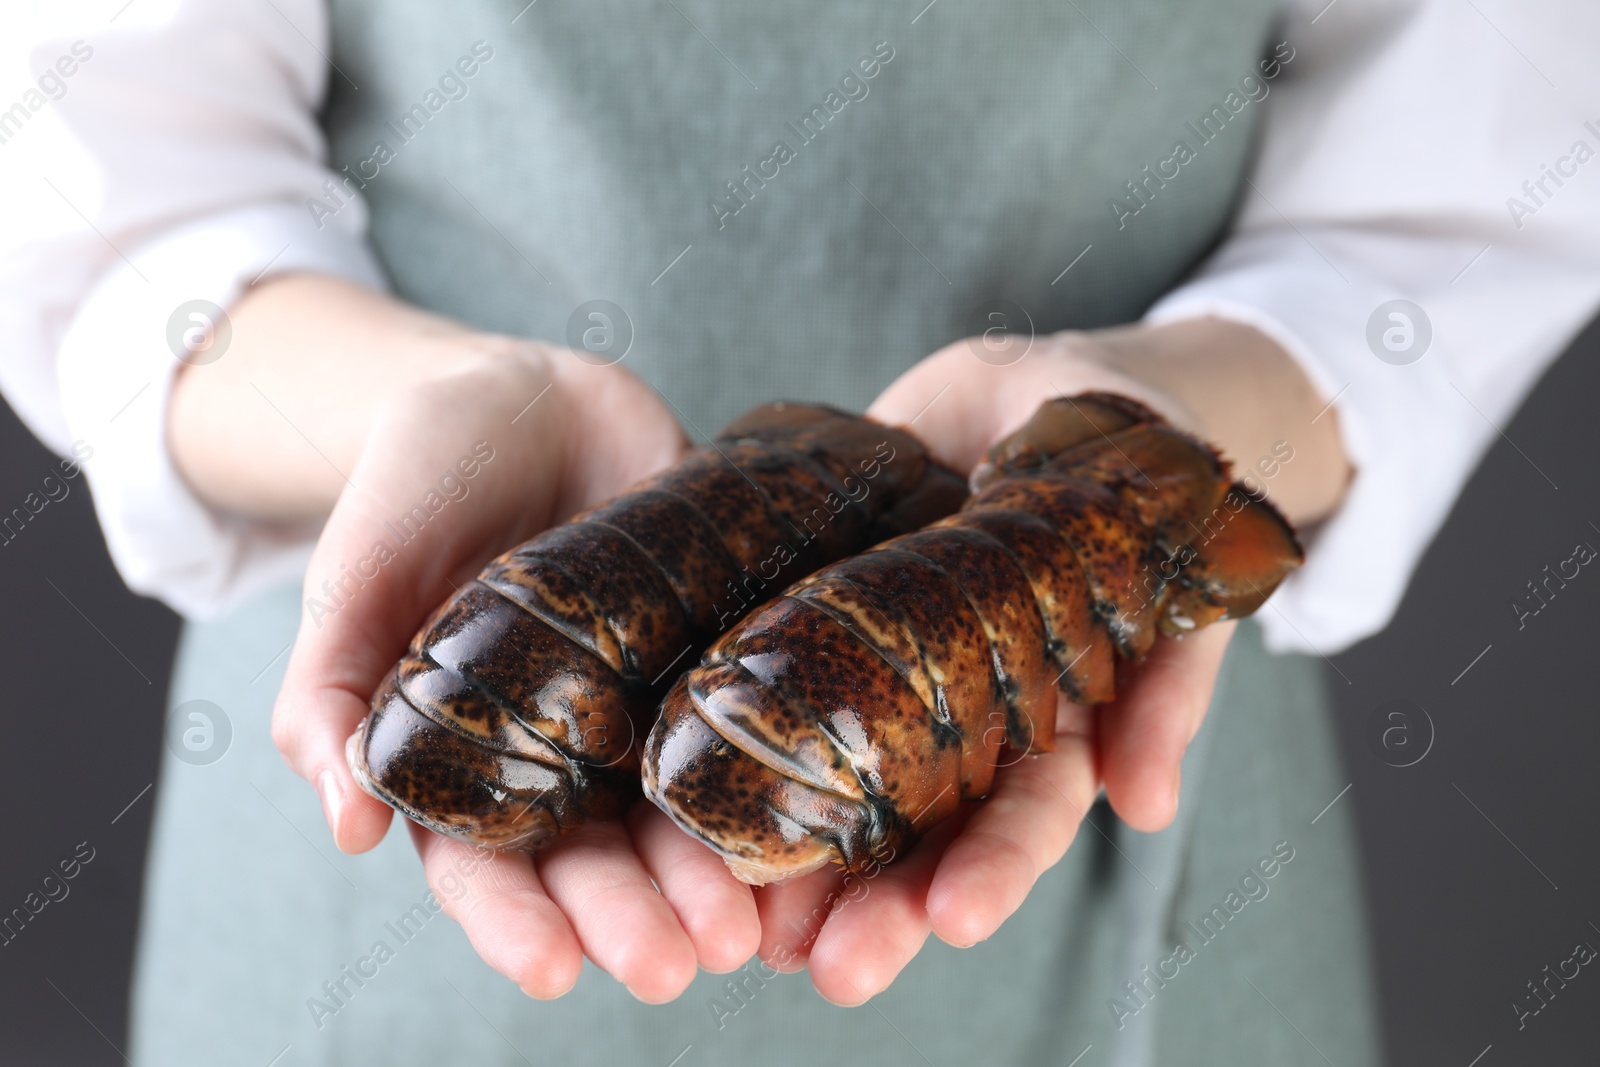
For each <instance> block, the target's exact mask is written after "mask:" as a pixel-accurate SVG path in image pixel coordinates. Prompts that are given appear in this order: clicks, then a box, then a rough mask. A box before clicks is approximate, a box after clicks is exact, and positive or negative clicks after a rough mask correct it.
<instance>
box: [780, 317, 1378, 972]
mask: <svg viewBox="0 0 1600 1067" xmlns="http://www.w3.org/2000/svg"><path fill="white" fill-rule="evenodd" d="M1010 343H1012V344H1016V343H1017V339H1015V338H1013V339H1011V341H1010ZM982 344H983V343H982V341H981V340H980V339H973V340H971V341H963V342H958V343H957V344H955V345H952V346H950V347H948V348H945V349H943V350H941V351H939V352H937V353H935V354H933V355H932V356H929V357H928V358H927V359H925V360H923V361H922V362H921V363H919V364H918V365H917V366H915V367H913V368H912V369H911V370H910V371H908V372H906V373H905V374H904V375H902V376H901V377H900V378H899V379H898V380H897V381H895V382H894V383H893V384H892V385H890V386H889V388H888V389H887V390H885V391H884V393H883V395H882V396H880V397H879V398H878V400H877V401H876V402H875V403H874V404H873V406H872V409H871V413H872V414H873V415H875V416H876V417H878V418H881V419H883V420H884V421H887V422H891V423H901V424H905V423H910V428H911V429H912V430H913V431H914V432H915V433H917V434H918V436H920V437H921V438H922V439H923V440H925V441H926V442H927V443H928V445H929V447H930V448H932V449H933V451H934V452H935V453H936V454H937V455H938V456H939V457H940V458H941V459H943V460H945V461H946V462H947V463H950V464H951V465H952V466H954V467H956V468H957V469H959V470H970V469H971V467H972V466H973V465H974V464H975V463H976V461H977V460H978V458H979V457H980V456H981V455H982V454H983V452H984V451H985V450H986V449H987V448H988V447H989V446H990V445H991V444H993V443H994V442H995V441H997V440H999V439H1000V438H1001V437H1004V436H1005V435H1006V434H1008V433H1010V432H1011V431H1012V430H1014V429H1016V428H1017V427H1019V426H1020V425H1021V424H1022V423H1023V422H1024V421H1026V420H1027V419H1028V417H1029V416H1031V415H1032V414H1033V412H1034V411H1035V409H1036V408H1037V407H1038V406H1039V404H1040V403H1041V402H1042V401H1043V400H1045V399H1047V398H1049V397H1053V396H1061V395H1070V394H1073V393H1078V392H1083V391H1085V390H1091V389H1096V390H1108V391H1112V392H1118V393H1123V394H1125V395H1128V396H1132V397H1134V398H1136V399H1139V400H1141V401H1143V402H1145V403H1146V404H1148V405H1150V406H1151V407H1153V408H1154V409H1156V410H1157V411H1159V412H1161V413H1162V414H1163V415H1165V416H1166V417H1167V418H1168V419H1169V420H1171V421H1172V422H1173V423H1174V424H1176V425H1178V426H1180V427H1183V428H1184V429H1187V430H1189V431H1191V432H1193V433H1195V434H1197V435H1199V436H1201V437H1203V438H1207V439H1209V440H1211V441H1213V442H1214V443H1216V444H1218V445H1219V446H1220V447H1221V448H1222V449H1223V451H1224V452H1225V453H1226V454H1229V455H1230V456H1231V458H1233V459H1234V460H1235V461H1236V463H1237V464H1238V468H1239V469H1240V470H1241V471H1244V470H1248V469H1249V468H1250V465H1251V464H1252V463H1253V462H1254V461H1255V459H1256V458H1257V457H1258V456H1262V455H1268V454H1271V453H1270V449H1271V445H1272V444H1273V443H1274V442H1275V441H1278V440H1288V441H1289V442H1290V443H1292V444H1293V446H1294V448H1295V456H1296V459H1295V461H1294V464H1293V465H1290V466H1292V467H1294V468H1295V469H1294V470H1293V471H1292V473H1291V470H1290V466H1286V467H1284V468H1283V473H1282V474H1281V475H1279V476H1278V477H1276V478H1274V480H1273V481H1271V482H1269V483H1267V486H1266V488H1267V491H1268V493H1269V494H1270V495H1271V496H1272V497H1273V499H1274V501H1275V502H1276V503H1278V504H1279V506H1280V507H1283V508H1285V510H1286V511H1287V512H1288V513H1289V515H1290V517H1291V518H1292V519H1294V520H1296V521H1302V522H1304V521H1309V520H1310V519H1313V518H1316V517H1320V515H1321V514H1325V513H1326V511H1327V510H1330V509H1331V508H1332V507H1333V506H1334V504H1335V503H1336V502H1337V500H1338V498H1339V495H1340V493H1341V492H1342V488H1343V484H1344V480H1345V478H1346V477H1347V476H1348V471H1347V470H1346V468H1345V466H1344V461H1343V455H1342V452H1341V451H1340V450H1339V445H1338V438H1337V431H1336V429H1334V427H1333V426H1332V424H1331V419H1330V420H1327V421H1326V422H1325V423H1324V424H1323V425H1322V426H1318V425H1316V424H1314V423H1313V422H1312V421H1311V420H1312V419H1313V418H1314V417H1315V416H1316V415H1317V413H1318V410H1319V408H1320V407H1321V404H1322V401H1321V398H1319V397H1317V396H1316V394H1315V391H1314V390H1312V389H1311V387H1310V385H1309V383H1307V382H1306V381H1305V380H1304V378H1303V377H1302V376H1301V375H1300V372H1299V371H1298V369H1297V368H1296V367H1295V366H1294V364H1292V363H1291V362H1290V361H1289V359H1288V357H1287V355H1285V354H1284V353H1283V352H1282V350H1281V349H1279V348H1278V347H1277V346H1276V345H1275V344H1273V343H1272V342H1271V341H1269V340H1267V339H1266V338H1265V337H1263V336H1262V335H1261V334H1259V333H1257V332H1256V331H1254V330H1252V329H1250V328H1248V327H1244V326H1238V325H1235V324H1231V323H1224V322H1217V321H1212V320H1197V321H1195V322H1186V323H1179V324H1176V325H1173V326H1168V327H1162V328H1159V329H1143V328H1130V329H1125V330H1118V331H1108V332H1105V333H1101V334H1061V335H1056V336H1054V337H1048V338H1038V339H1036V340H1034V341H1033V343H1032V346H1031V348H1030V349H1029V350H1028V351H1027V354H1026V355H1025V356H1024V357H1023V358H1021V359H1019V360H1017V361H1016V362H1014V363H1010V364H1009V365H1006V366H997V365H995V362H996V361H991V360H986V359H984V358H980V354H982V355H989V356H992V352H991V351H990V350H985V349H984V348H983V347H982ZM1013 351H1014V349H1013ZM1230 379H1231V380H1233V382H1234V386H1235V391H1234V392H1232V393H1230V391H1229V388H1228V386H1227V383H1228V382H1229V381H1230ZM1158 382H1159V383H1160V384H1159V385H1157V384H1155V383H1158ZM1245 383H1248V384H1245ZM1319 421H1321V420H1319ZM1233 629H1234V624H1232V623H1223V624H1220V625H1216V626H1212V627H1210V628H1208V629H1205V630H1202V631H1200V632H1199V633H1196V634H1194V635H1191V636H1188V637H1186V638H1184V639H1182V640H1174V639H1168V638H1163V639H1162V640H1160V641H1159V642H1158V643H1157V645H1156V647H1155V649H1154V650H1153V651H1152V653H1151V655H1150V656H1149V657H1148V658H1147V659H1146V660H1145V661H1143V662H1142V663H1140V664H1137V665H1130V666H1126V667H1123V668H1122V669H1120V670H1119V672H1118V678H1117V699H1116V701H1115V702H1113V703H1111V704H1107V705H1102V706H1098V707H1085V706H1081V705H1076V704H1072V703H1070V702H1068V701H1067V700H1066V699H1065V698H1064V697H1063V698H1060V700H1059V704H1058V708H1057V735H1056V748H1055V751H1053V752H1049V753H1042V754H1032V755H1030V754H1008V755H1005V756H1003V759H1005V760H1007V761H1008V762H1009V763H1010V765H1009V766H1005V767H1002V768H1001V770H1000V771H999V772H998V774H997V775H996V779H995V787H994V790H993V792H992V793H991V794H990V796H989V797H988V798H987V799H986V800H984V801H983V802H982V803H981V804H977V805H973V806H971V807H970V808H968V809H967V810H966V811H964V812H963V813H962V814H960V815H958V816H957V817H956V818H954V819H952V820H949V821H948V822H947V823H945V824H943V825H941V826H939V827H937V828H935V830H934V831H933V832H932V833H931V834H930V835H929V836H928V837H927V838H926V839H924V840H923V841H922V842H920V843H919V844H918V845H917V846H916V847H915V848H914V849H913V850H912V852H911V854H910V855H908V856H906V857H905V858H904V859H902V860H900V861H899V862H895V863H892V864H888V865H885V866H884V867H882V868H879V869H877V870H876V871H874V872H873V873H872V875H871V876H870V877H868V878H862V877H860V876H855V875H851V876H847V877H844V878H841V877H840V876H839V875H838V874H837V873H835V872H833V871H831V870H828V871H819V872H816V873H814V874H812V875H809V876H806V877H804V878H800V879H795V880H793V881H790V882H782V883H778V884H776V885H772V886H769V887H766V888H764V889H761V890H758V891H757V899H758V903H759V906H760V909H761V918H762V945H761V958H762V959H763V960H766V961H768V962H769V964H771V965H772V966H775V967H780V968H782V969H786V970H794V969H798V968H799V967H801V966H805V965H809V966H810V969H811V973H812V980H813V982H814V983H815V984H816V987H817V989H818V991H819V992H820V993H822V995H823V996H825V997H827V998H828V999H829V1000H832V1001H834V1002H836V1003H841V1004H854V1003H860V1002H861V1001H864V1000H866V999H867V998H869V997H871V996H874V995H875V994H877V993H879V992H881V991H882V990H883V989H885V988H887V987H888V985H889V984H890V983H891V982H892V981H893V980H894V978H895V976H896V975H898V974H899V972H900V970H901V969H902V968H903V967H904V966H905V965H906V964H907V963H908V962H910V960H911V959H912V957H914V956H915V955H916V953H917V952H918V951H919V950H920V948H921V947H922V944H923V943H924V941H925V940H926V939H927V936H928V933H929V932H930V931H931V932H933V933H935V934H937V935H938V936H939V937H940V938H941V939H942V940H944V941H946V942H948V943H949V944H952V945H956V946H967V945H972V944H974V943H976V942H978V941H981V940H983V939H985V938H987V937H989V936H990V935H992V934H993V933H994V932H995V930H997V929H998V928H999V926H1000V924H1001V923H1002V922H1003V921H1004V920H1005V919H1006V918H1007V917H1008V916H1009V915H1010V914H1011V913H1012V912H1014V911H1015V910H1016V909H1017V908H1018V907H1019V906H1020V905H1021V903H1022V901H1023V899H1024V898H1025V897H1026V896H1027V894H1028V892H1029V890H1030V889H1031V888H1032V887H1033V884H1034V882H1035V881H1036V880H1037V879H1038V877H1039V876H1040V875H1041V874H1043V873H1044V872H1045V871H1046V870H1047V869H1049V868H1050V867H1051V866H1053V865H1054V864H1055V863H1056V862H1057V861H1059V860H1060V859H1061V857H1062V855H1064V854H1065V852H1066V849H1067V847H1068V846H1069V845H1070V844H1071V843H1072V840H1073V837H1074V835H1075V834H1076V833H1077V830H1078V826H1079V824H1080V823H1081V822H1082V821H1083V818H1084V816H1085V814H1086V813H1087V811H1088V809H1089V806H1090V805H1091V804H1092V803H1093V801H1094V797H1095V794H1096V792H1097V790H1098V789H1099V787H1100V785H1101V784H1102V783H1103V784H1104V786H1105V790H1106V795H1107V798H1108V799H1109V800H1110V802H1111V805H1112V807H1113V809H1114V810H1115V811H1116V812H1117V814H1118V815H1119V816H1120V817H1121V818H1122V819H1123V821H1125V822H1126V823H1128V824H1129V825H1130V826H1132V827H1134V828H1135V829H1137V830H1142V831H1156V830H1160V829H1162V828H1163V827H1165V826H1166V825H1167V824H1168V823H1170V822H1171V820H1172V818H1173V816H1174V815H1175V814H1176V811H1177V805H1178V790H1179V778H1180V766H1181V761H1182V758H1183V754H1184V751H1185V750H1186V749H1187V747H1188V745H1189V742H1190V741H1191V740H1192V739H1193V738H1194V735H1195V733H1196V732H1197V731H1198V730H1199V728H1200V724H1201V722H1202V721H1203V720H1204V717H1205V712H1206V708H1207V706H1208V705H1209V703H1210V700H1211V692H1212V688H1213V686H1214V685H1215V683H1216V677H1217V671H1218V669H1219V668H1220V666H1221V663H1222V657H1223V654H1224V652H1225V651H1226V649H1227V644H1228V640H1229V638H1230V637H1231V636H1232V633H1233Z"/></svg>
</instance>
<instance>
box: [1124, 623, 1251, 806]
mask: <svg viewBox="0 0 1600 1067" xmlns="http://www.w3.org/2000/svg"><path fill="white" fill-rule="evenodd" d="M1237 625H1238V624H1237V623H1234V622H1224V623H1217V624H1215V625H1213V626H1209V627H1207V628H1206V629H1204V630H1201V631H1199V632H1198V633H1193V634H1188V635H1186V636H1185V637H1183V638H1181V639H1177V638H1163V639H1162V640H1160V641H1157V642H1156V647H1155V648H1154V649H1153V650H1152V651H1151V653H1150V657H1149V658H1148V659H1146V660H1145V661H1144V662H1143V663H1141V664H1139V665H1138V666H1137V667H1135V668H1133V669H1131V670H1129V671H1128V672H1127V673H1126V675H1125V676H1124V677H1122V678H1119V679H1118V683H1119V692H1118V694H1117V699H1116V701H1115V702H1114V703H1112V704H1109V705H1107V706H1106V707H1105V708H1104V709H1103V710H1102V713H1101V720H1100V727H1099V729H1100V738H1101V744H1100V755H1101V761H1102V762H1101V774H1102V775H1103V776H1104V777H1105V783H1106V796H1107V798H1108V799H1109V800H1110V801H1111V806H1112V808H1114V809H1115V810H1116V812H1117V814H1118V815H1120V816H1121V817H1122V820H1123V821H1124V822H1126V823H1127V824H1128V825H1129V826H1131V827H1133V828H1134V829H1135V830H1142V831H1145V832H1146V833H1153V832H1155V831H1157V830H1160V829H1162V828H1163V827H1165V826H1166V825H1167V824H1168V823H1170V822H1171V821H1172V818H1173V816H1174V815H1176V814H1177V811H1178V785H1179V779H1180V773H1181V766H1182V760H1183V753H1184V750H1185V749H1187V748H1188V747H1189V742H1190V741H1192V740H1193V739H1194V735H1195V733H1196V732H1197V731H1198V730H1199V729H1200V724H1201V722H1202V721H1204V719H1205V713H1206V708H1207V706H1209V705H1210V703H1211V691H1212V689H1213V688H1214V687H1215V686H1216V681H1217V671H1218V670H1219V669H1220V668H1221V666H1222V656H1223V653H1224V652H1226V651H1227V648H1228V640H1229V638H1231V637H1232V636H1233V631H1234V627H1235V626H1237Z"/></svg>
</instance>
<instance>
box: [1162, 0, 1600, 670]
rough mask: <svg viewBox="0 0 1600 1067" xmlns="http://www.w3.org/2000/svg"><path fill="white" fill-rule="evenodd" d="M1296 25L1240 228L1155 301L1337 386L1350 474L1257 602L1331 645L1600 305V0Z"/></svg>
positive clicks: (1278, 644) (1303, 644) (1279, 640)
mask: <svg viewBox="0 0 1600 1067" xmlns="http://www.w3.org/2000/svg"><path fill="white" fill-rule="evenodd" d="M1283 37H1284V38H1285V39H1287V40H1288V41H1289V43H1290V45H1291V46H1292V47H1293V49H1294V50H1295V57H1294V59H1293V60H1292V61H1290V62H1289V63H1288V64H1286V65H1285V68H1284V75H1283V77H1281V78H1280V79H1278V80H1277V81H1275V82H1273V83H1272V89H1271V93H1270V97H1269V99H1268V101H1267V103H1268V109H1267V113H1266V116H1265V118H1264V123H1265V128H1264V132H1263V137H1262V142H1261V148H1260V153H1259V156H1258V158H1257V161H1256V163H1255V166H1254V168H1253V172H1252V174H1251V178H1250V183H1249V184H1248V185H1247V186H1246V188H1245V190H1244V192H1243V194H1242V195H1243V200H1242V205H1241V208H1240V212H1239V215H1238V218H1237V220H1236V223H1235V227H1234V230H1233V232H1232V234H1231V235H1230V237H1229V238H1228V239H1227V240H1226V241H1225V242H1224V243H1223V244H1222V245H1221V246H1220V247H1219V248H1218V250H1217V251H1216V253H1215V254H1214V255H1213V256H1212V257H1211V258H1210V259H1209V260H1208V261H1207V262H1206V263H1205V264H1204V265H1203V266H1202V267H1201V269H1200V270H1199V271H1198V272H1197V273H1196V274H1195V275H1194V277H1193V278H1191V279H1190V280H1189V281H1188V282H1187V283H1186V284H1184V285H1182V286H1181V287H1179V288H1178V289H1176V290H1175V291H1173V292H1172V293H1170V294H1168V295H1167V296H1166V297H1165V298H1163V299H1162V300H1160V301H1159V302H1157V304H1156V305H1155V306H1154V307H1152V308H1151V309H1150V311H1149V313H1148V317H1147V321H1150V322H1153V323H1160V322H1171V321H1174V320H1178V319H1183V318H1189V317H1195V316H1202V315H1212V316H1219V317H1223V318H1228V319H1233V320H1236V321H1240V322H1245V323H1248V324H1251V325H1254V326H1256V327H1258V328H1259V329H1261V330H1262V331H1263V332H1264V333H1266V334H1267V335H1268V336H1270V337H1272V338H1273V339H1275V340H1276V341H1277V342H1278V343H1279V344H1280V345H1282V347H1283V348H1284V349H1285V350H1286V351H1287V352H1288V353H1289V354H1290V355H1291V356H1292V357H1293V358H1294V359H1295V360H1296V361H1297V363H1298V364H1299V365H1300V366H1301V367H1302V368H1303V369H1304V371H1305V372H1306V374H1307V376H1308V378H1309V379H1310V380H1311V382H1312V383H1313V384H1314V385H1315V386H1316V387H1317V389H1318V390H1319V391H1320V392H1321V394H1322V396H1323V398H1324V399H1325V400H1327V401H1328V402H1329V408H1328V411H1329V412H1331V413H1332V415H1331V417H1334V418H1336V419H1337V421H1338V427H1339V430H1340V433H1341V436H1342V440H1343V443H1344V446H1345V450H1346V452H1347V454H1348V456H1349V458H1350V460H1351V463H1352V465H1353V466H1354V468H1355V476H1354V479H1353V481H1352V483H1351V485H1350V487H1349V491H1348V493H1347V495H1346V497H1345V499H1344V501H1343V503H1342V505H1341V506H1340V508H1339V510H1338V511H1337V512H1336V513H1335V514H1334V515H1333V516H1332V517H1331V518H1330V519H1328V520H1327V521H1326V522H1325V523H1323V524H1321V526H1320V527H1319V528H1317V529H1315V530H1313V531H1311V532H1310V537H1309V538H1308V541H1309V549H1308V555H1307V561H1306V565H1305V567H1304V568H1303V569H1301V570H1300V571H1299V572H1297V573H1296V574H1295V575H1293V576H1292V577H1291V578H1290V579H1289V580H1288V581H1286V582H1285V583H1284V584H1283V586H1282V587H1281V588H1280V589H1279V591H1278V592H1277V594H1276V595H1275V596H1274V597H1273V599H1272V601H1271V602H1270V607H1269V609H1268V610H1267V611H1264V612H1262V613H1261V616H1260V619H1261V622H1262V624H1263V625H1264V627H1265V628H1266V632H1267V640H1268V643H1269V645H1270V646H1271V647H1273V648H1276V649H1280V650H1289V649H1293V650H1299V651H1307V652H1312V651H1315V652H1320V653H1323V654H1331V653H1334V652H1337V651H1340V650H1342V649H1344V648H1347V647H1348V646H1350V645H1352V644H1354V643H1355V642H1357V641H1359V640H1361V639H1362V638H1364V637H1367V636H1370V635H1371V634H1374V633H1376V632H1378V631H1379V630H1381V629H1382V628H1383V627H1384V626H1385V625H1386V624H1387V623H1388V621H1389V620H1390V618H1392V617H1393V615H1394V613H1395V610H1396V609H1397V607H1398V606H1399V603H1400V600H1401V597H1402V595H1403V594H1404V592H1405V587H1406V584H1407V582H1408V581H1409V578H1410V575H1411V573H1412V571H1413V569H1414V568H1415V567H1416V565H1417V563H1418V561H1419V560H1420V558H1421V556H1422V554H1423V552H1424V551H1425V550H1426V548H1427V546H1428V544H1429V542H1430V541H1431V540H1432V539H1433V537H1434V535H1435V534H1436V533H1437V532H1438V530H1439V527H1440V526H1441V525H1442V524H1443V522H1444V520H1445V518H1446V517H1447V515H1448V513H1449V511H1450V508H1451V506H1452V504H1453V502H1454V500H1455V498H1456V496H1457V495H1458V494H1459V493H1460V491H1461V489H1462V487H1463V486H1464V485H1465V483H1466V480H1467V478H1468V477H1469V476H1470V475H1471V473H1472V471H1473V469H1474V468H1475V467H1476V466H1477V464H1478V462H1479V460H1480V459H1481V458H1482V456H1483V454H1484V452H1485V451H1486V450H1487V448H1488V447H1489V446H1490V445H1491V444H1492V443H1493V442H1494V441H1495V440H1496V439H1497V438H1498V437H1499V431H1500V429H1502V428H1503V427H1504V426H1505V425H1506V423H1507V422H1508V421H1509V419H1510V417H1511V416H1512V414H1513V413H1514V412H1515V410H1516V408H1517V406H1518V405H1519V404H1520V403H1521V402H1522V400H1523V398H1524V397H1525V396H1526V395H1527V393H1528V391H1529V390H1530V389H1531V388H1532V387H1533V385H1534V383H1535V382H1536V381H1537V380H1538V378H1539V376H1540V375H1541V374H1542V373H1543V372H1544V370H1545V369H1546V368H1547V367H1548V366H1549V365H1550V363H1551V362H1552V361H1553V360H1554V359H1555V358H1556V356H1557V355H1559V354H1560V352H1561V351H1562V350H1563V348H1565V346H1566V345H1567V344H1568V343H1569V342H1570V341H1571V340H1572V338H1573V337H1574V336H1575V335H1576V333H1577V332H1578V331H1579V330H1580V329H1582V327H1583V326H1584V324H1585V323H1586V322H1587V321H1588V319H1589V318H1590V316H1591V315H1593V313H1594V311H1595V309H1596V307H1597V305H1600V159H1597V158H1596V157H1597V154H1600V76H1597V74H1596V70H1597V68H1596V67H1595V65H1594V64H1593V62H1592V58H1591V57H1589V56H1586V55H1584V54H1583V52H1584V49H1586V48H1587V47H1588V45H1587V44H1585V42H1590V43H1592V42H1593V41H1595V40H1597V39H1600V8H1597V7H1596V6H1595V5H1593V4H1589V3H1585V2H1579V0H1571V2H1565V3H1557V4H1551V5H1541V6H1539V7H1537V8H1528V7H1525V6H1524V7H1518V6H1515V5H1512V4H1493V3H1488V2H1479V3H1476V4H1468V3H1458V2H1455V0H1450V2H1445V0H1439V2H1434V0H1406V2H1368V3H1351V2H1346V3H1342V4H1336V5H1329V4H1327V3H1326V0H1316V2H1313V3H1309V4H1296V5H1295V6H1294V7H1293V8H1292V10H1291V11H1290V12H1289V15H1288V18H1287V20H1286V23H1285V25H1284V30H1283ZM1586 108H1587V111H1586ZM1319 417H1330V416H1329V415H1327V414H1325V415H1323V416H1319ZM1293 443H1294V442H1293V441H1290V442H1289V444H1290V445H1291V446H1292V445H1293ZM1244 458H1245V459H1248V458H1249V457H1244ZM1528 476H1529V477H1530V478H1535V479H1544V478H1545V473H1544V472H1543V471H1542V470H1540V469H1539V468H1538V467H1537V465H1536V463H1535V461H1534V460H1533V459H1532V458H1530V461H1529V469H1528ZM1546 480H1548V479H1546ZM1552 491H1554V485H1553V483H1552Z"/></svg>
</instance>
